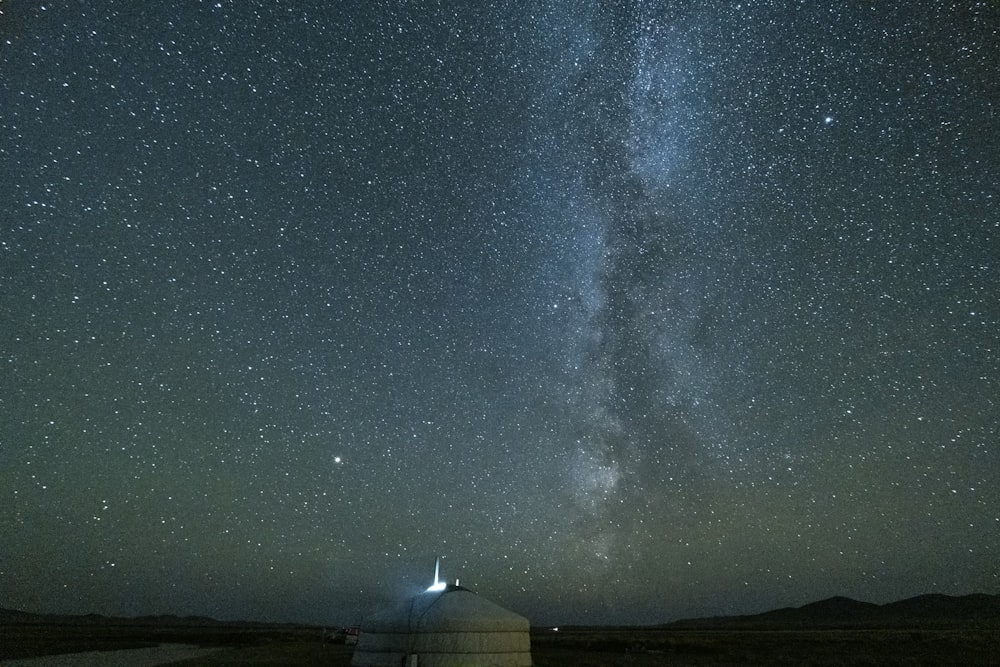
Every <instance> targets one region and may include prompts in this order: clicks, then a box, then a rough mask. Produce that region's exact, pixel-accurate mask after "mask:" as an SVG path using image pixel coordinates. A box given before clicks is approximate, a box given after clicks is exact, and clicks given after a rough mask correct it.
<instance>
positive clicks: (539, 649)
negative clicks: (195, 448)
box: [0, 625, 1000, 667]
mask: <svg viewBox="0 0 1000 667" xmlns="http://www.w3.org/2000/svg"><path fill="white" fill-rule="evenodd" d="M0 631H2V634H0V662H2V660H3V659H4V658H18V657H29V656H32V655H43V654H49V653H68V652H74V651H93V650H114V649H127V648H139V647H146V646H156V645H158V644H160V643H179V644H193V645H198V646H205V647H210V646H216V647H223V648H222V649H221V650H219V651H217V652H214V653H212V654H210V655H207V656H203V657H200V658H194V659H191V660H187V661H182V662H177V663H172V664H174V665H178V666H181V667H222V666H229V667H232V666H235V665H248V666H251V667H271V666H274V667H278V666H292V667H294V666H296V665H299V666H302V667H311V666H317V667H318V666H319V665H324V666H326V667H347V665H350V662H351V655H352V652H353V649H352V647H349V646H345V645H343V644H333V643H329V642H323V641H322V638H321V635H320V632H319V630H318V629H315V628H293V627H278V628H260V627H252V626H248V627H242V626H225V627H214V626H213V627H169V628H155V627H116V626H93V627H88V626H79V625H76V626H53V625H35V626H32V625H23V626H4V627H3V628H0ZM532 658H533V660H534V663H535V665H536V667H619V666H622V667H624V666H629V667H647V666H649V667H651V666H653V665H680V666H693V665H701V666H705V667H708V666H711V665H807V666H808V665H811V666H813V667H826V666H833V665H890V666H894V665H898V666H917V665H996V666H998V667H1000V628H997V627H975V628H954V627H949V628H941V629H926V628H921V629H912V630H908V629H898V628H897V629H815V630H809V629H795V630H782V629H748V630H732V629H713V630H677V629H654V628H632V629H613V628H575V629H564V630H562V631H560V632H552V631H549V630H537V631H534V632H533V633H532Z"/></svg>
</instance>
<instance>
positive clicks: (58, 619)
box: [0, 608, 298, 628]
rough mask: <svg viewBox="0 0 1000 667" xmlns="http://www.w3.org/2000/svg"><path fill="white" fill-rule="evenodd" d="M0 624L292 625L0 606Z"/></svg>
mask: <svg viewBox="0 0 1000 667" xmlns="http://www.w3.org/2000/svg"><path fill="white" fill-rule="evenodd" d="M0 625H87V626H105V625H106V626H140V627H157V628H164V627H177V628H179V627H212V626H216V627H235V626H241V627H261V628H274V627H292V626H298V624H294V623H261V622H257V621H217V620H215V619H214V618H209V617H208V616H173V615H161V616H137V617H134V618H126V617H120V616H102V615H100V614H83V615H73V614H32V613H29V612H26V611H19V610H17V609H3V608H0Z"/></svg>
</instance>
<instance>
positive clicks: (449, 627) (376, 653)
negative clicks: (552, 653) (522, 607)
mask: <svg viewBox="0 0 1000 667" xmlns="http://www.w3.org/2000/svg"><path fill="white" fill-rule="evenodd" d="M529 627H530V626H529V623H528V619H526V618H524V617H523V616H519V615H517V614H515V613H514V612H511V611H507V610H506V609H504V608H503V607H501V606H499V605H496V604H494V603H492V602H490V601H489V600H485V599H483V598H481V597H479V596H478V595H476V594H475V593H473V592H472V591H470V590H468V589H466V588H462V587H461V586H457V585H454V586H452V585H448V586H446V585H443V584H441V585H437V586H432V587H431V588H429V589H428V590H426V591H424V592H423V593H419V594H418V595H414V596H413V597H412V598H410V599H409V600H407V601H406V602H404V603H403V604H401V605H399V606H398V607H395V608H394V609H389V610H387V611H383V612H380V613H378V614H374V615H372V616H370V617H369V618H367V619H365V620H364V621H363V622H362V623H361V634H360V636H359V637H358V644H357V648H355V649H354V658H353V659H352V660H351V665H352V666H353V667H383V666H385V667H400V666H401V665H402V666H404V667H530V665H531V636H530V635H529Z"/></svg>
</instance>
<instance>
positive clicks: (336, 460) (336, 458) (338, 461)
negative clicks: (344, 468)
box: [333, 456, 343, 463]
mask: <svg viewBox="0 0 1000 667" xmlns="http://www.w3.org/2000/svg"><path fill="white" fill-rule="evenodd" d="M342 460H343V459H341V458H340V457H339V456H334V457H333V462H334V463H340V462H341V461H342Z"/></svg>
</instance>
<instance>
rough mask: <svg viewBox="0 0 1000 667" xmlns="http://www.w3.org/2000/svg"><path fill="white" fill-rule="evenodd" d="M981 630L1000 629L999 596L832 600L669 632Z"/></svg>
mask: <svg viewBox="0 0 1000 667" xmlns="http://www.w3.org/2000/svg"><path fill="white" fill-rule="evenodd" d="M968 625H982V626H992V627H1000V595H985V594H981V593H979V594H973V595H962V596H951V595H941V594H937V593H935V594H930V595H919V596H917V597H913V598H908V599H906V600H899V601H898V602H890V603H888V604H884V605H877V604H872V603H870V602H860V601H858V600H852V599H851V598H846V597H832V598H829V599H826V600H820V601H818V602H812V603H810V604H807V605H803V606H801V607H785V608H782V609H775V610H773V611H767V612H764V613H761V614H753V615H748V616H720V617H713V618H697V619H691V620H683V621H676V622H674V623H669V624H667V625H666V626H664V627H670V628H678V629H681V628H706V629H708V628H718V629H765V628H863V627H872V628H906V627H932V626H933V627H947V626H968Z"/></svg>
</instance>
